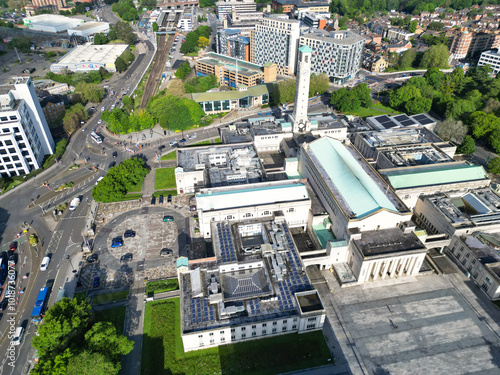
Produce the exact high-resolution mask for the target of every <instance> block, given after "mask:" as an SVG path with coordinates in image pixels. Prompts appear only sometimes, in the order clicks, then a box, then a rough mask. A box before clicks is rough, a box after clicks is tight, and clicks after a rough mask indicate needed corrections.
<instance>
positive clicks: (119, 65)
mask: <svg viewBox="0 0 500 375" xmlns="http://www.w3.org/2000/svg"><path fill="white" fill-rule="evenodd" d="M115 67H116V70H117V71H119V72H120V73H121V72H124V71H125V70H127V63H126V62H125V61H123V59H122V57H121V56H118V57H117V58H116V61H115Z"/></svg>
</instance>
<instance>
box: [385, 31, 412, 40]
mask: <svg viewBox="0 0 500 375" xmlns="http://www.w3.org/2000/svg"><path fill="white" fill-rule="evenodd" d="M414 35H415V33H410V32H409V31H407V30H404V29H389V31H388V32H387V37H388V38H389V39H398V40H406V41H409V40H410V39H411V38H413V36H414Z"/></svg>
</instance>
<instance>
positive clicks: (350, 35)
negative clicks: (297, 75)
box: [300, 30, 365, 83]
mask: <svg viewBox="0 0 500 375" xmlns="http://www.w3.org/2000/svg"><path fill="white" fill-rule="evenodd" d="M300 45H301V46H304V45H306V46H309V47H310V48H311V49H312V50H313V53H312V62H311V72H312V73H316V74H321V73H326V74H327V75H328V76H329V77H330V79H331V80H332V81H333V82H334V83H344V82H345V81H347V80H349V79H351V78H354V77H355V76H356V75H357V74H358V72H359V69H360V68H361V62H362V58H363V51H364V45H365V40H364V38H363V37H361V36H360V35H358V34H356V33H354V32H352V31H350V30H347V31H330V32H328V31H326V30H317V31H315V32H313V33H309V34H306V35H303V36H301V37H300Z"/></svg>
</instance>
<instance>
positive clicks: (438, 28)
mask: <svg viewBox="0 0 500 375" xmlns="http://www.w3.org/2000/svg"><path fill="white" fill-rule="evenodd" d="M443 28H444V23H442V22H437V21H433V22H431V23H429V24H428V25H427V30H435V31H442V30H443Z"/></svg>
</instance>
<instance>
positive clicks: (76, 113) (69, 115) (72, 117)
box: [63, 103, 89, 134]
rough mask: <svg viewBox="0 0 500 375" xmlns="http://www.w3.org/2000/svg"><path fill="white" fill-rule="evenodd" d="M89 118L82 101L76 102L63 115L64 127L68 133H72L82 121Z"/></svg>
mask: <svg viewBox="0 0 500 375" xmlns="http://www.w3.org/2000/svg"><path fill="white" fill-rule="evenodd" d="M88 118H89V114H88V113H87V111H86V110H85V107H84V106H83V104H82V103H76V104H74V105H72V106H71V107H70V108H68V109H67V110H66V112H65V113H64V117H63V127H64V131H65V132H66V134H71V133H73V132H74V131H75V129H76V128H77V127H78V126H79V125H80V123H81V122H82V121H85V120H87V119H88Z"/></svg>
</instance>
